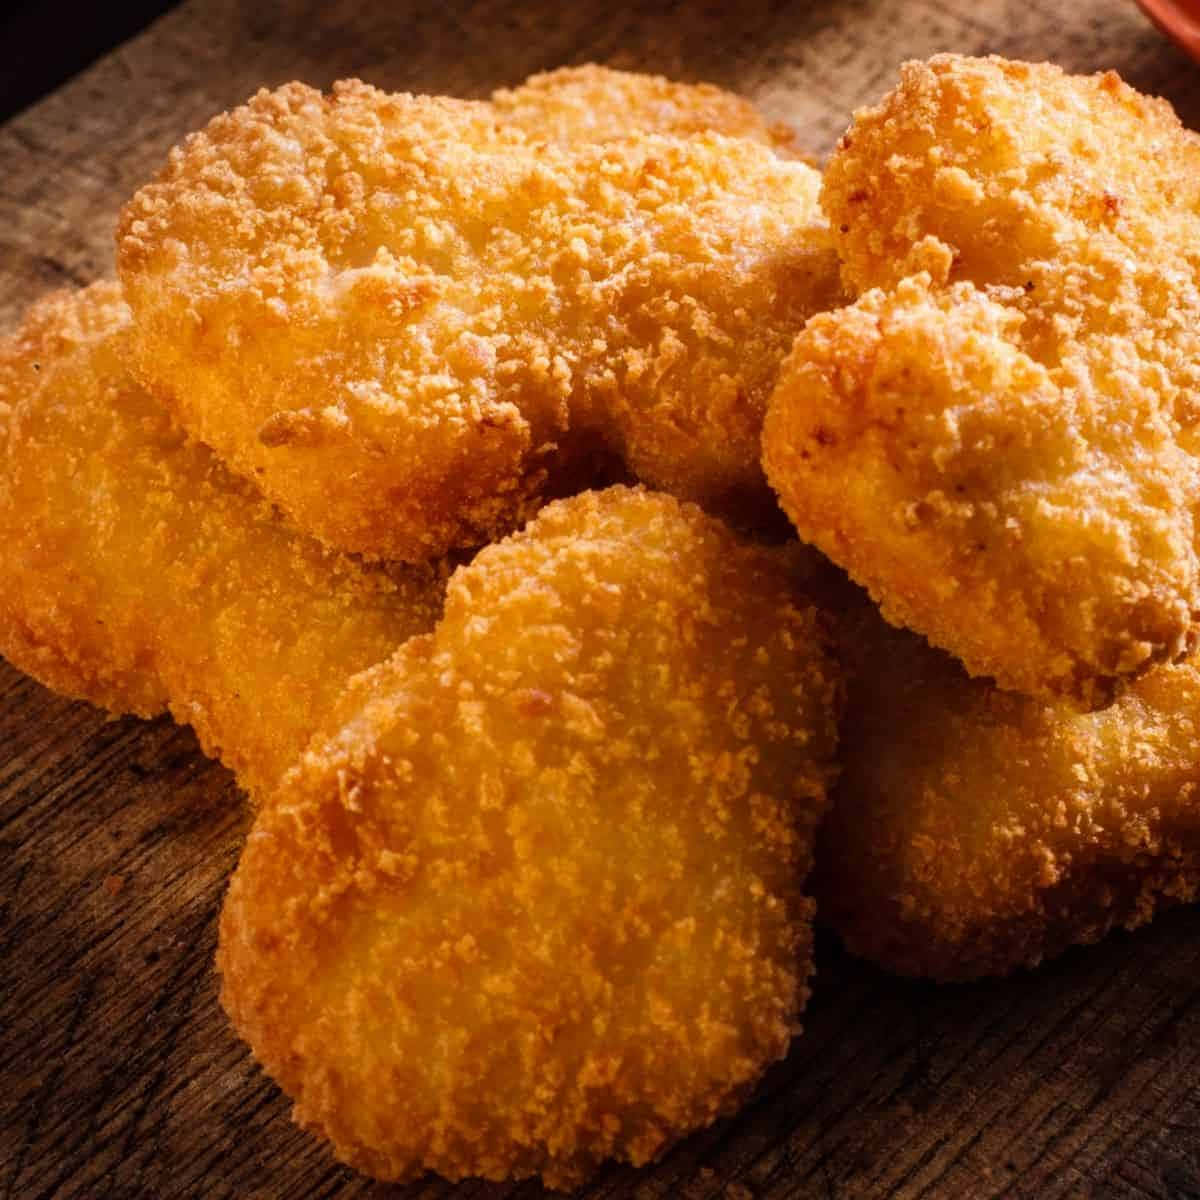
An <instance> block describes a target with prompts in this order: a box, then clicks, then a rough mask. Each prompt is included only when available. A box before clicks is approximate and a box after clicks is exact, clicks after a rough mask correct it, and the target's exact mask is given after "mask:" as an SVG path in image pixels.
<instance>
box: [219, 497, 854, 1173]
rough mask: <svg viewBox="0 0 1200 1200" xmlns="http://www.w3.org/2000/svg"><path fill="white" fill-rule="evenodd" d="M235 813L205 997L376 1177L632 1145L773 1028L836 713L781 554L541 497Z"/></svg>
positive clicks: (667, 503)
mask: <svg viewBox="0 0 1200 1200" xmlns="http://www.w3.org/2000/svg"><path fill="white" fill-rule="evenodd" d="M356 691H357V692H358V694H359V696H360V698H361V710H360V711H359V713H358V715H357V716H355V717H353V718H351V719H350V720H349V721H348V722H347V724H346V725H345V727H344V728H343V729H342V730H341V731H340V732H337V733H334V734H332V735H331V736H330V737H329V738H328V739H327V740H326V741H324V742H323V743H314V745H313V747H312V748H311V749H310V751H309V752H308V753H306V754H305V755H304V757H303V759H302V760H301V762H300V764H299V766H298V767H297V769H296V770H295V771H293V772H292V773H291V774H290V775H289V776H288V777H287V779H286V781H285V783H284V785H283V787H282V788H281V790H280V792H279V794H278V795H277V796H276V797H275V798H274V799H273V800H272V801H271V803H269V804H268V805H267V806H266V807H265V808H264V810H263V813H262V815H261V817H260V819H259V822H258V824H257V825H256V827H255V829H254V831H253V832H252V833H251V835H250V839H249V842H248V844H247V847H246V851H245V854H244V856H243V858H242V862H241V865H240V866H239V868H238V871H237V873H236V875H235V877H234V880H233V883H232V885H231V888H230V891H229V898H228V902H227V904H226V908H225V911H224V915H223V917H222V923H221V945H220V951H219V967H220V970H221V972H222V976H223V988H222V998H223V1001H224V1004H225V1006H226V1008H227V1009H228V1011H229V1013H230V1016H231V1017H232V1018H233V1021H234V1024H235V1025H236V1026H237V1028H238V1030H239V1031H240V1032H241V1033H242V1035H243V1036H244V1037H245V1038H246V1039H247V1040H248V1041H249V1043H250V1045H251V1047H252V1049H253V1050H254V1053H255V1055H256V1057H257V1058H258V1059H259V1061H260V1062H261V1063H262V1064H263V1066H264V1067H265V1068H266V1070H267V1071H268V1072H269V1073H270V1074H271V1075H272V1076H274V1078H275V1079H277V1080H278V1082H279V1083H280V1084H281V1085H282V1087H283V1088H284V1089H285V1090H286V1091H287V1092H288V1094H289V1095H291V1096H292V1097H293V1099H294V1100H295V1102H296V1108H295V1113H296V1118H297V1120H298V1121H299V1122H300V1123H301V1124H302V1125H304V1126H305V1127H307V1128H309V1129H312V1130H315V1131H317V1132H319V1133H321V1134H323V1135H324V1136H326V1137H328V1138H329V1139H330V1140H331V1141H332V1143H333V1145H334V1148H335V1150H336V1152H337V1154H338V1155H339V1157H341V1158H342V1159H343V1160H345V1161H346V1162H349V1163H351V1164H352V1165H354V1166H356V1167H358V1168H359V1169H361V1170H364V1171H366V1172H368V1173H369V1174H371V1175H373V1176H375V1177H377V1178H380V1179H407V1178H411V1177H413V1176H415V1175H419V1174H420V1173H421V1172H423V1171H425V1170H434V1171H437V1172H438V1173H440V1174H442V1175H444V1176H446V1177H447V1178H449V1179H461V1178H463V1177H465V1176H471V1175H478V1176H484V1177H486V1178H489V1179H505V1178H509V1177H522V1176H528V1175H531V1174H535V1173H540V1174H541V1175H542V1176H543V1178H544V1179H545V1180H546V1182H547V1183H549V1184H550V1185H551V1186H556V1187H563V1186H567V1185H570V1184H572V1183H574V1182H576V1181H578V1180H579V1179H580V1178H581V1177H582V1176H584V1175H585V1174H586V1173H587V1172H588V1171H590V1170H591V1169H592V1168H593V1167H594V1166H595V1165H596V1164H597V1163H598V1162H599V1161H600V1160H602V1159H605V1158H608V1157H617V1158H621V1159H626V1160H628V1161H631V1162H633V1163H639V1164H640V1163H644V1162H646V1161H648V1160H649V1159H651V1158H652V1157H653V1156H655V1155H656V1154H658V1153H660V1152H661V1151H662V1150H663V1148H664V1147H665V1146H667V1145H668V1144H669V1143H670V1142H672V1141H673V1140H674V1139H676V1138H678V1137H680V1136H682V1135H684V1134H686V1133H687V1132H689V1131H690V1130H693V1129H696V1128H698V1127H700V1126H703V1125H706V1124H708V1123H709V1122H710V1121H712V1120H714V1119H715V1118H717V1117H718V1116H721V1115H722V1114H725V1113H729V1112H731V1111H733V1109H734V1108H735V1107H736V1105H737V1103H738V1102H739V1101H740V1100H741V1099H743V1098H744V1097H745V1095H746V1094H747V1092H748V1091H749V1089H750V1088H751V1087H753V1085H754V1083H755V1081H756V1080H757V1079H758V1078H759V1077H760V1075H761V1073H762V1071H763V1070H764V1069H765V1068H766V1067H767V1066H768V1065H769V1064H770V1063H772V1062H774V1061H775V1060H776V1059H778V1058H780V1057H782V1056H783V1054H784V1053H785V1052H786V1051H787V1048H788V1044H789V1042H790V1040H791V1038H792V1036H793V1035H794V1034H795V1033H796V1032H797V1031H798V1028H799V1025H798V1019H799V1015H800V1012H801V1009H802V1008H803V1006H804V1002H805V998H806V996H807V992H808V989H807V979H808V976H809V973H810V970H811V956H810V953H811V946H810V928H809V924H810V917H811V906H810V903H809V901H808V900H807V899H806V898H805V897H804V894H803V886H804V879H805V876H806V875H807V873H808V868H809V863H810V851H811V842H812V837H813V833H814V829H815V826H816V822H817V820H818V818H819V816H820V814H821V812H822V811H823V810H824V807H825V793H826V786H827V784H828V782H829V779H830V776H831V771H832V766H831V760H832V755H833V752H834V742H835V735H836V723H837V716H838V707H839V693H840V683H839V678H838V672H837V670H836V668H835V666H834V664H833V663H832V661H831V659H830V658H829V657H828V655H827V653H826V649H825V645H824V635H823V633H822V622H821V619H820V617H819V615H818V614H817V612H816V610H814V609H813V608H812V607H811V606H810V605H808V604H807V603H806V602H804V601H803V600H802V599H801V598H800V597H798V596H797V594H796V592H795V590H794V583H793V578H792V576H791V574H790V572H789V570H788V568H787V565H786V557H784V556H780V555H777V554H776V553H774V552H771V551H767V550H764V549H760V548H754V547H750V546H748V545H745V544H742V543H740V542H739V541H738V540H737V539H736V538H735V537H734V536H733V535H732V534H730V533H729V531H728V530H727V529H726V528H725V527H724V526H723V525H722V524H721V523H719V522H718V521H716V520H714V519H712V518H710V517H707V516H705V515H703V514H702V513H701V512H700V511H699V510H698V509H696V508H695V507H693V506H690V505H682V506H681V505H680V504H679V503H678V502H676V501H675V500H673V499H670V498H667V497H664V496H659V495H654V494H649V493H645V492H641V491H639V490H630V489H626V488H614V489H610V490H608V491H605V492H601V493H595V492H592V493H585V494H583V495H580V496H577V497H575V498H573V499H570V500H565V501H560V502H557V503H555V504H553V505H551V506H549V507H548V508H546V509H545V510H544V511H543V512H542V514H541V515H540V516H539V517H538V518H537V520H535V521H534V522H533V523H532V524H531V525H530V526H529V527H528V528H527V529H526V530H525V531H524V532H522V533H521V534H519V535H516V536H514V537H512V538H509V539H508V540H507V541H504V542H501V543H499V544H497V545H493V546H491V547H488V548H487V549H485V550H484V551H482V552H481V553H480V554H479V556H478V557H477V558H476V559H475V561H474V562H473V563H472V564H471V565H470V566H469V567H464V568H462V569H460V570H459V571H458V572H457V573H456V574H455V575H454V577H453V578H452V579H451V581H450V585H449V591H448V596H447V601H446V609H445V616H444V617H443V619H442V622H441V624H440V625H439V626H438V628H437V630H436V631H435V632H434V633H433V634H432V635H430V636H427V637H418V638H415V639H413V640H412V641H411V642H409V643H408V644H407V645H406V646H405V647H404V648H403V649H402V650H401V651H400V652H399V653H398V654H397V656H396V657H395V658H394V659H393V660H392V661H391V662H389V663H387V664H384V665H383V666H381V667H379V668H377V669H376V670H374V671H371V672H368V673H367V674H365V675H364V676H362V677H360V679H359V681H358V682H357V683H356Z"/></svg>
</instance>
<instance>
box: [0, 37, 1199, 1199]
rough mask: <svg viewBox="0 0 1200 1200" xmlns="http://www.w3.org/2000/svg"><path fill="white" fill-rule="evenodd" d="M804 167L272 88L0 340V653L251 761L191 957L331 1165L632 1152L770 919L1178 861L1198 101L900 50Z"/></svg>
mask: <svg viewBox="0 0 1200 1200" xmlns="http://www.w3.org/2000/svg"><path fill="white" fill-rule="evenodd" d="M810 162H811V160H809V159H808V158H807V157H805V155H804V154H803V153H802V151H801V150H800V149H799V148H798V147H797V144H796V142H795V141H794V139H793V137H792V135H791V134H789V133H788V132H787V131H784V130H782V129H779V128H777V127H773V126H772V125H770V124H769V123H768V122H766V121H765V120H764V119H763V118H762V117H760V115H759V114H758V113H757V112H756V111H755V110H754V109H753V108H752V107H751V106H750V105H749V104H747V103H746V102H745V101H743V100H741V99H739V98H737V97H735V96H732V95H729V94H726V93H724V92H722V91H720V90H718V89H716V88H713V87H709V86H703V85H702V86H688V85H681V84H674V83H669V82H667V81H665V80H663V79H660V78H657V77H649V76H639V75H631V74H624V73H620V72H615V71H610V70H605V69H601V68H596V67H584V68H579V69H568V70H562V71H556V72H553V73H550V74H546V75H540V76H535V77H534V78H532V79H530V80H529V81H527V82H526V83H525V84H524V85H522V86H521V87H519V88H516V89H515V90H511V91H502V92H498V93H497V94H496V95H495V96H494V97H493V98H492V99H491V100H490V101H486V102H479V101H463V100H455V99H447V98H440V97H439V98H434V97H427V96H411V95H401V94H396V95H391V94H386V93H384V92H381V91H378V90H376V89H375V88H372V87H369V86H367V85H365V84H363V83H360V82H357V81H350V82H347V83H342V84H339V85H337V86H336V87H335V88H334V89H333V92H332V94H330V95H322V94H321V93H319V92H317V91H314V90H312V89H310V88H308V87H305V86H302V85H301V84H296V83H294V84H289V85H286V86H284V87H281V88H279V89H277V90H275V91H271V92H268V91H262V92H260V93H259V94H258V95H256V96H255V97H253V99H251V100H250V101H249V102H248V103H247V104H246V105H244V106H243V107H241V108H238V109H236V110H234V111H232V112H229V113H226V114H223V115H221V116H218V117H217V118H215V119H214V120H213V121H212V122H211V123H210V124H209V125H208V127H207V128H206V129H204V130H203V131H202V132H199V133H195V134H193V135H191V136H190V137H188V138H187V139H186V140H185V141H184V142H183V143H182V144H180V145H179V146H178V147H177V148H176V149H174V150H173V151H172V152H171V154H170V157H169V158H168V160H167V163H166V165H165V167H164V168H163V170H162V171H161V173H160V174H159V176H158V177H157V178H156V179H155V180H153V181H152V182H150V183H148V184H147V185H146V186H145V187H143V188H142V189H141V190H140V191H139V192H138V193H137V194H136V195H135V196H134V197H133V198H132V199H131V200H130V201H129V203H128V204H127V206H126V207H125V209H124V211H123V212H122V214H121V218H120V222H119V228H118V230H117V264H118V279H117V280H114V281H104V282H98V283H95V284H93V285H92V286H90V287H88V288H85V289H83V290H81V291H75V292H68V293H59V294H57V295H53V296H50V297H48V298H45V299H43V300H41V301H40V302H38V303H37V304H35V305H34V306H33V307H32V308H31V309H30V311H29V313H28V315H27V317H26V319H25V321H24V323H23V325H22V326H21V328H20V329H19V330H18V331H17V332H16V333H15V334H13V335H11V336H10V337H8V338H7V339H6V340H4V341H3V342H2V343H0V462H2V464H3V467H2V473H0V569H2V570H3V574H4V579H5V584H4V588H3V590H2V593H0V650H2V651H3V653H4V655H5V656H6V657H7V658H8V659H9V660H10V661H11V662H13V663H14V664H16V665H18V666H19V667H21V668H22V669H23V670H25V671H27V672H28V673H29V674H31V675H33V676H34V677H36V678H37V679H39V680H41V681H43V682H44V683H46V684H48V685H49V686H50V687H52V688H55V689H57V690H59V691H61V692H64V693H66V694H68V695H70V696H73V697H80V698H83V699H86V700H89V701H91V702H92V703H95V704H98V705H101V706H103V707H104V708H106V709H108V710H110V711H111V712H114V713H134V714H138V715H141V716H144V717H149V716H153V715H155V714H157V713H160V712H163V711H169V712H170V713H171V714H173V715H174V717H175V718H176V719H177V720H179V721H180V722H186V723H188V724H190V725H192V726H193V727H194V728H195V730H196V732H197V734H198V736H199V738H200V740H201V742H202V744H203V745H204V747H205V749H206V751H207V752H209V753H211V754H212V755H214V756H216V757H219V758H220V759H221V760H222V761H224V762H225V763H227V764H228V765H229V766H230V767H232V769H233V770H234V771H235V772H236V773H237V775H238V778H239V781H240V782H241V783H242V785H243V786H244V788H245V790H246V792H247V794H248V795H249V797H250V802H251V803H252V805H253V807H254V810H255V814H256V816H255V824H254V827H253V831H252V832H251V834H250V836H249V840H248V843H247V845H246V847H245V851H244V853H243V855H242V859H241V863H240V865H239V866H238V868H237V871H236V873H235V875H234V877H233V880H232V883H231V885H230V888H229V892H228V898H227V900H226V904H225V908H224V913H223V915H222V919H221V928H220V949H219V952H218V963H217V965H218V969H219V971H220V974H221V979H222V1002H223V1004H224V1006H225V1008H226V1010H227V1011H228V1013H229V1016H230V1017H231V1019H232V1022H233V1025H234V1027H235V1028H236V1030H237V1032H238V1033H239V1034H240V1035H241V1036H242V1037H243V1038H244V1039H245V1040H246V1042H248V1043H249V1045H250V1047H251V1049H252V1051H253V1053H254V1055H255V1057H256V1058H257V1060H258V1061H259V1062H260V1063H261V1064H262V1066H263V1068H264V1069H265V1070H266V1071H267V1072H268V1073H269V1074H270V1075H271V1076H272V1077H273V1078H274V1079H275V1080H277V1081H278V1083H279V1085H280V1086H281V1087H282V1088H283V1089H284V1091H285V1092H286V1093H287V1094H288V1095H289V1096H290V1097H291V1098H292V1099H293V1100H294V1102H295V1116H296V1119H297V1120H298V1121H299V1122H300V1123H301V1124H303V1125H304V1126H305V1127H307V1128H309V1129H311V1130H313V1131H314V1132H315V1133H317V1134H319V1135H320V1136H322V1137H324V1138H326V1139H328V1141H329V1142H330V1143H331V1144H332V1147H333V1149H334V1151H335V1152H336V1154H337V1155H338V1157H339V1158H341V1159H342V1160H344V1161H345V1162H347V1163H350V1164H352V1165H353V1166H355V1167H357V1168H358V1169H360V1170H362V1171H364V1172H367V1173H369V1174H371V1175H374V1176H377V1177H379V1178H382V1179H398V1180H403V1179H408V1178H412V1177H414V1176H417V1175H420V1174H421V1173H422V1172H425V1171H428V1170H432V1171H436V1172H439V1173H440V1174H442V1175H444V1176H446V1177H447V1178H450V1179H460V1178H463V1177H467V1176H483V1177H487V1178H490V1179H506V1178H518V1177H524V1176H529V1175H540V1176H541V1177H542V1178H543V1179H544V1180H545V1182H546V1183H547V1184H548V1185H549V1186H551V1187H558V1188H566V1187H570V1186H572V1185H574V1184H575V1183H577V1182H579V1181H580V1180H582V1179H583V1178H585V1177H586V1176H587V1175H588V1174H589V1173H590V1172H591V1171H593V1170H594V1169H595V1168H596V1166H597V1165H598V1164H599V1163H600V1162H602V1161H603V1160H606V1159H609V1158H616V1159H623V1160H626V1161H629V1162H632V1163H635V1164H642V1163H646V1162H648V1161H650V1160H652V1159H653V1158H655V1157H656V1156H657V1155H659V1154H661V1153H662V1152H663V1151H664V1149H665V1148H666V1147H668V1146H669V1145H671V1144H672V1143H673V1142H674V1141H676V1140H677V1139H679V1138H680V1137H683V1136H685V1135H686V1134H688V1133H689V1132H690V1131H693V1130H695V1129H698V1128H700V1127H702V1126H704V1125H706V1124H708V1123H710V1122H711V1121H713V1120H715V1119H716V1118H718V1117H720V1116H722V1115H726V1114H729V1113H732V1112H734V1111H735V1110H736V1109H737V1107H738V1105H739V1103H740V1102H742V1101H743V1100H744V1099H745V1098H746V1096H747V1095H748V1094H749V1093H750V1092H751V1091H752V1089H753V1088H754V1086H755V1084H756V1082H757V1081H758V1079H759V1078H760V1077H761V1075H762V1073H763V1071H764V1070H765V1069H766V1068H767V1067H768V1066H769V1065H770V1064H771V1063H772V1062H774V1061H776V1060H778V1059H780V1058H782V1057H783V1056H784V1055H785V1054H786V1053H787V1051H788V1047H789V1044H790V1042H791V1040H792V1038H793V1037H794V1036H795V1035H796V1034H798V1033H799V1031H800V1018H801V1014H802V1010H803V1008H804V1005H805V1002H806V999H807V997H808V994H809V982H810V977H811V975H812V953H811V951H812V924H813V921H814V919H817V920H821V921H823V922H825V923H827V924H828V925H830V926H831V927H832V928H833V929H834V930H836V931H837V933H838V934H839V935H840V936H841V937H842V939H843V940H844V941H845V943H846V944H847V946H848V947H849V948H850V949H851V950H852V951H853V952H855V953H857V954H859V955H862V956H864V957H866V958H868V959H871V960H873V961H875V962H877V963H879V964H882V965H883V966H884V967H886V968H889V969H891V970H894V971H897V972H901V973H904V974H908V975H916V976H926V977H930V978H934V979H941V980H956V979H971V978H977V977H981V976H988V975H1001V974H1004V973H1007V972H1010V971H1013V970H1015V969H1018V968H1023V967H1030V966H1033V965H1036V964H1037V963H1038V962H1040V961H1041V960H1042V959H1044V958H1045V957H1047V956H1049V955H1053V954H1056V953H1058V952H1060V951H1062V950H1063V949H1065V948H1066V947H1068V946H1070V945H1072V944H1075V943H1081V942H1091V941H1094V940H1095V939H1097V938H1099V937H1101V936H1102V935H1103V934H1105V933H1106V932H1107V931H1108V930H1110V929H1111V928H1113V927H1115V926H1128V927H1132V926H1135V925H1137V924H1140V923H1142V922H1145V921H1147V920H1149V919H1150V917H1151V916H1152V915H1153V914H1154V913H1155V912H1156V911H1158V910H1159V909H1161V908H1163V907H1164V906H1166V905H1169V904H1174V903H1178V902H1181V901H1188V900H1192V899H1194V898H1195V897H1196V896H1197V894H1198V893H1200V800H1197V798H1196V787H1197V783H1198V782H1200V762H1198V758H1200V752H1198V750H1197V747H1198V746H1200V728H1198V722H1200V669H1198V664H1197V660H1196V658H1194V657H1192V656H1193V654H1194V651H1195V646H1196V629H1197V617H1198V613H1200V555H1198V550H1200V543H1198V529H1197V517H1198V513H1197V505H1198V500H1197V497H1200V471H1198V469H1197V464H1198V461H1200V459H1198V455H1200V344H1198V343H1200V137H1198V136H1197V135H1195V134H1193V133H1191V132H1189V131H1187V130H1185V129H1183V128H1182V127H1181V126H1180V124H1179V122H1178V120H1177V119H1176V117H1175V115H1174V113H1173V112H1172V110H1171V108H1170V106H1169V105H1168V104H1166V103H1165V102H1164V101H1161V100H1154V99H1147V98H1146V97H1143V96H1140V95H1138V94H1137V93H1136V92H1134V91H1133V90H1132V89H1130V88H1129V87H1127V86H1125V85H1124V84H1123V83H1122V82H1121V81H1120V80H1119V79H1118V78H1117V77H1116V76H1115V75H1113V74H1111V73H1110V74H1106V75H1097V76H1092V77H1086V78H1085V77H1072V76H1069V75H1065V74H1064V73H1063V72H1061V71H1060V70H1059V69H1058V68H1057V67H1054V66H1050V65H1028V64H1023V63H1015V62H1006V61H1004V60H1001V59H997V58H990V59H970V58H962V57H957V56H952V55H943V56H939V57H937V58H934V59H932V60H931V61H929V62H925V63H909V64H907V65H906V66H904V67H903V68H902V70H901V72H900V77H899V81H898V83H897V84H896V86H895V87H894V88H893V90H892V91H890V92H889V93H888V94H887V95H886V96H885V97H883V99H882V100H881V101H880V102H879V103H878V104H877V105H875V106H874V107H869V108H864V109H862V110H861V111H860V112H858V113H857V114H855V116H854V118H853V121H852V123H851V125H850V127H849V129H848V130H847V132H846V133H845V135H844V136H843V137H842V138H841V140H840V141H839V142H838V144H837V147H836V149H835V151H834V153H833V155H832V157H831V158H830V159H829V161H828V163H827V165H826V167H825V170H824V172H823V174H822V172H820V171H818V170H817V169H816V168H815V167H814V166H812V165H810ZM785 514H786V516H785Z"/></svg>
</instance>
